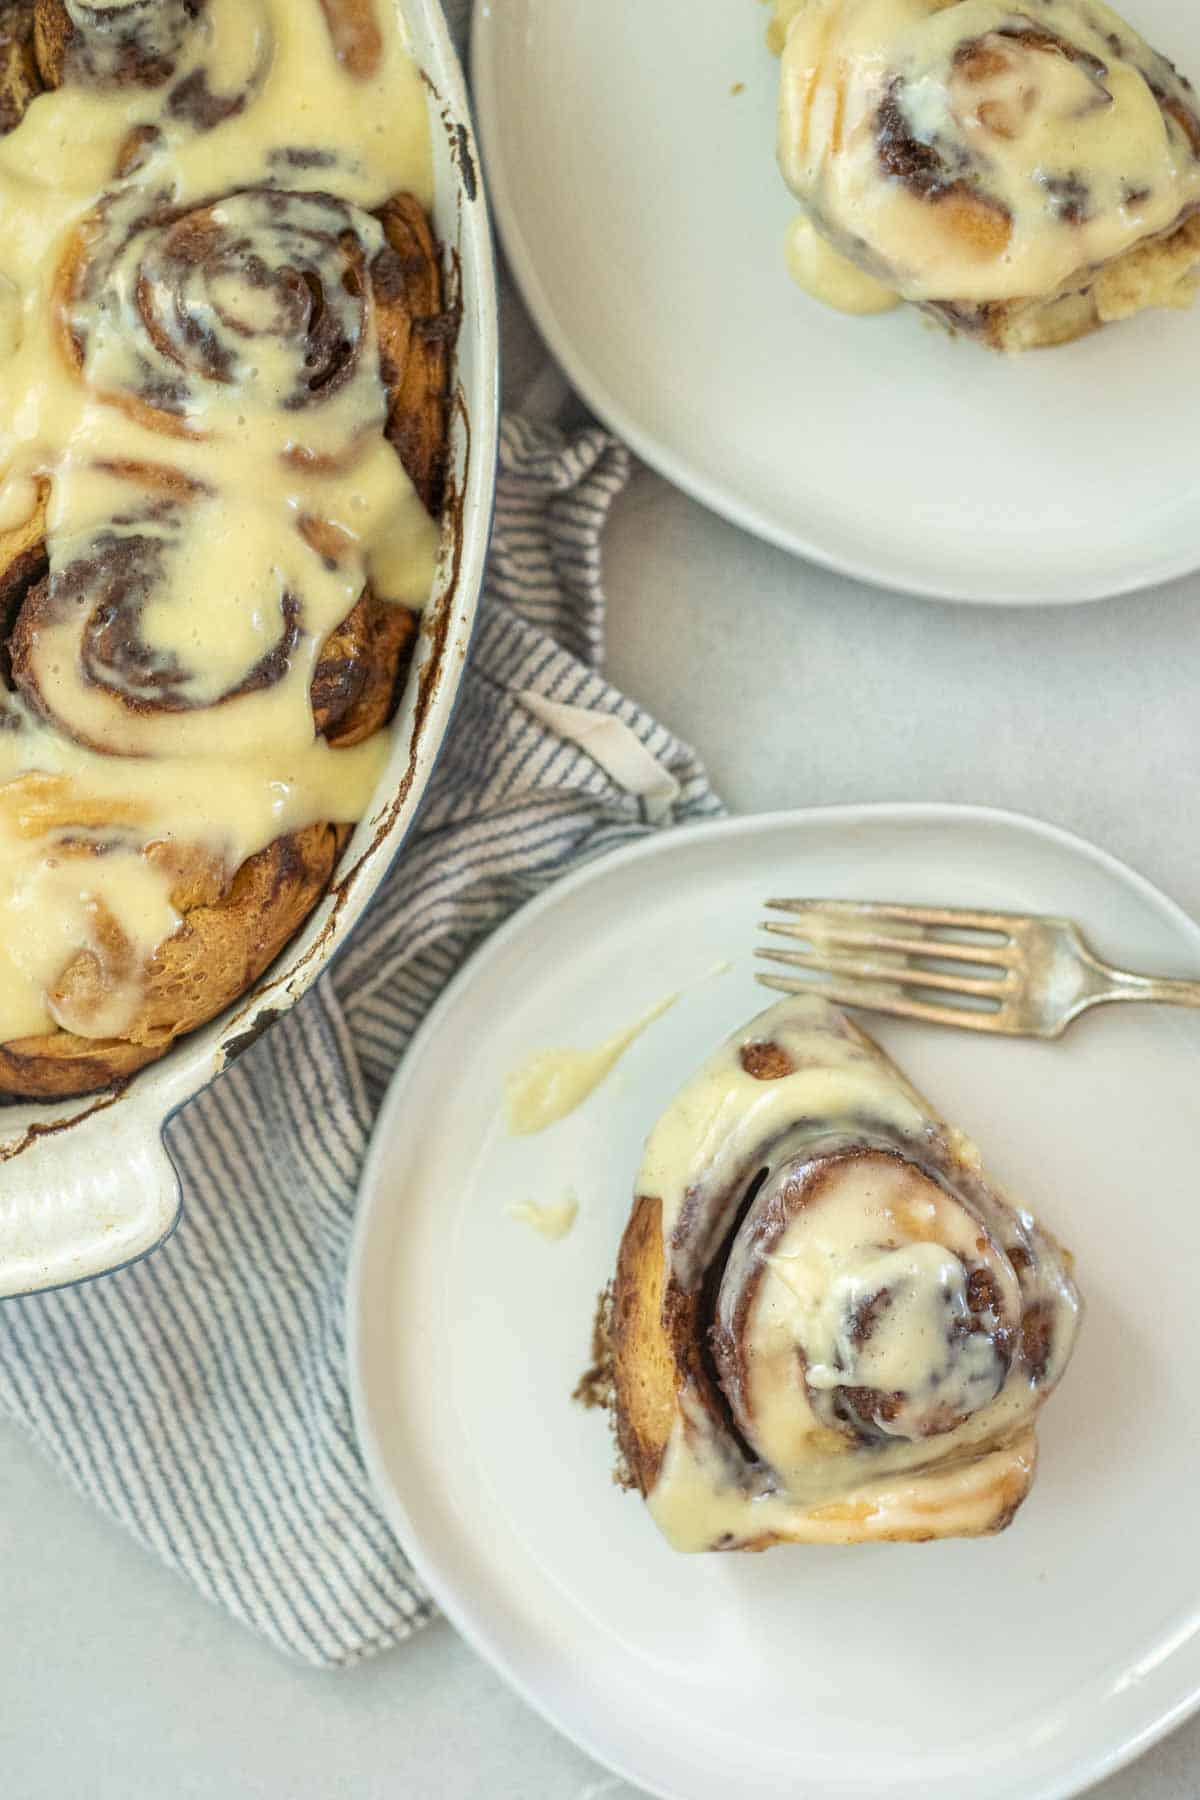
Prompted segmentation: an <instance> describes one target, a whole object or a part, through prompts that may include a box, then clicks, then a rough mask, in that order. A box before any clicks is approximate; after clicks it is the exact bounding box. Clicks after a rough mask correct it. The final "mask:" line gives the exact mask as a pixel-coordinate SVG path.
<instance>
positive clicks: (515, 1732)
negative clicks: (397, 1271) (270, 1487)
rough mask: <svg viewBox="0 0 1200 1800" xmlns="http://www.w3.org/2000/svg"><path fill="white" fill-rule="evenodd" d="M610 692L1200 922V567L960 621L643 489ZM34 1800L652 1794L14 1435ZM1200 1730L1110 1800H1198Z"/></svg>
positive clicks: (819, 780) (1173, 1741)
mask: <svg viewBox="0 0 1200 1800" xmlns="http://www.w3.org/2000/svg"><path fill="white" fill-rule="evenodd" d="M607 557H608V564H607V566H608V586H609V593H610V601H611V625H610V656H609V668H610V673H611V674H612V676H613V678H614V679H615V680H616V681H617V682H618V683H619V684H621V685H622V686H624V687H625V688H626V689H628V690H629V691H631V692H633V693H634V694H636V695H637V696H638V698H639V699H641V700H643V701H645V702H646V703H647V704H648V705H649V706H650V707H651V708H652V709H654V710H655V711H656V712H657V713H658V715H659V716H660V717H661V718H662V719H664V720H665V721H666V722H667V723H669V724H670V725H671V726H673V727H674V728H675V729H676V730H678V731H679V732H681V733H682V734H683V735H685V736H686V737H688V738H690V739H691V741H692V742H693V743H695V744H696V745H697V746H698V747H699V748H700V749H701V751H702V752H703V753H704V755H705V756H706V758H707V760H708V764H709V768H710V770H711V773H712V776H713V779H714V781H715V782H716V783H717V785H718V786H719V787H720V789H721V790H722V792H723V793H724V795H725V797H726V798H727V800H728V801H729V803H730V804H731V806H733V807H734V808H736V809H738V810H742V811H757V810H762V809H765V808H772V807H785V806H805V805H815V804H822V803H835V802H839V801H866V800H959V801H974V802H981V803H987V804H991V805H995V806H1004V807H1010V808H1014V809H1016V810H1019V811H1025V812H1032V813H1037V814H1039V815H1040V816H1042V817H1043V818H1047V819H1051V820H1053V821H1054V822H1056V823H1057V824H1059V825H1064V826H1067V827H1069V828H1071V829H1073V830H1075V831H1078V832H1080V833H1082V834H1083V835H1085V836H1087V837H1090V838H1093V839H1095V840H1096V841H1097V842H1098V843H1100V844H1102V845H1104V846H1105V847H1106V848H1107V849H1109V850H1112V851H1114V852H1115V853H1116V854H1117V855H1118V856H1121V857H1124V858H1125V859H1127V860H1128V861H1129V862H1131V863H1133V864H1134V865H1135V866H1136V867H1138V868H1139V869H1141V870H1142V872H1143V873H1144V874H1146V875H1147V876H1149V877H1150V879H1151V880H1153V881H1155V882H1157V883H1158V884H1159V885H1160V886H1162V887H1164V888H1165V889H1166V890H1167V892H1168V893H1170V894H1172V895H1173V896H1174V898H1175V899H1177V900H1179V901H1180V902H1181V903H1182V904H1183V905H1184V906H1186V907H1188V908H1189V909H1190V910H1191V911H1192V912H1200V857H1198V856H1197V854H1196V847H1197V845H1198V844H1200V729H1198V728H1197V713H1198V710H1200V709H1198V707H1197V699H1196V692H1195V686H1196V684H1195V673H1194V672H1195V670H1196V669H1197V668H1198V667H1200V578H1196V579H1193V580H1191V581H1189V582H1185V583H1181V584H1179V585H1177V586H1175V587H1174V588H1171V589H1167V590H1163V591H1161V592H1158V593H1154V594H1150V595H1146V596H1142V597H1139V598H1134V599H1130V600H1123V601H1118V602H1113V603H1111V604H1103V605H1098V606H1092V607H1082V608H1076V609H1065V610H1052V611H1043V612H1015V611H1008V610H1002V611H992V610H986V609H966V608H949V607H940V606H933V605H929V604H927V603H924V602H921V601H916V600H905V599H900V598H897V597H896V596H894V595H888V594H882V593H876V592H873V591H869V590H866V589H864V588H862V587H861V586H859V585H858V584H856V583H851V582H845V581H840V580H838V579H837V578H836V577H834V576H831V575H827V574H824V573H822V572H821V571H819V570H816V569H813V568H811V567H808V566H806V565H803V564H800V563H797V562H794V561H792V560H791V559H789V558H788V557H786V556H784V555H782V554H781V553H779V552H777V551H774V550H771V549H769V548H767V547H766V546H764V545H760V544H757V543H755V542H753V541H752V540H751V539H749V538H747V537H745V536H743V535H742V534H741V533H740V532H738V531H736V530H734V529H733V528H732V527H730V526H727V525H725V524H723V523H721V522H720V521H719V520H716V519H714V518H711V517H709V516H708V515H707V514H705V513H703V512H702V511H701V510H700V509H699V508H698V507H696V506H694V505H693V504H692V503H691V502H690V501H688V500H686V499H684V498H683V497H682V496H680V495H679V494H677V493H675V492H674V491H673V490H671V489H669V488H667V487H666V486H665V485H664V484H663V483H662V482H660V481H659V480H657V478H655V477H654V476H652V475H649V474H646V473H640V474H638V475H637V476H636V477H635V480H634V482H633V485H632V487H631V489H630V491H629V493H628V494H627V495H626V497H625V498H624V500H623V501H622V502H621V504H620V506H619V509H618V512H617V514H616V516H615V518H614V520H613V523H612V526H611V528H610V531H609V536H608V543H607ZM0 1571H3V1573H2V1575H0V1612H2V1615H3V1630H2V1633H0V1695H2V1696H3V1698H2V1699H0V1767H2V1768H3V1771H4V1774H3V1792H4V1793H5V1795H6V1796H11V1797H12V1800H74V1797H75V1796H84V1795H86V1796H87V1800H163V1796H165V1795H170V1796H172V1800H247V1797H249V1796H259V1795H261V1796H264V1797H269V1800H340V1797H341V1796H347V1797H353V1800H375V1797H376V1796H378V1797H379V1800H383V1797H384V1796H387V1797H388V1800H392V1797H394V1796H397V1795H405V1796H408V1795H411V1796H414V1797H419V1800H478V1797H479V1796H483V1795H486V1796H487V1800H601V1797H602V1796H603V1797H604V1800H609V1797H610V1796H611V1797H613V1800H616V1797H617V1796H629V1795H630V1794H631V1792H632V1790H631V1789H629V1788H628V1787H626V1786H625V1785H624V1784H623V1783H621V1782H619V1781H616V1780H613V1779H612V1778H610V1777H608V1776H606V1775H604V1773H603V1772H602V1771H600V1770H598V1769H597V1768H595V1767H594V1765H592V1764H591V1763H590V1762H588V1760H587V1759H586V1758H585V1757H584V1756H582V1755H581V1754H579V1753H578V1752H577V1751H575V1750H574V1749H573V1748H572V1747H571V1746H570V1745H569V1744H567V1743H566V1742H565V1741H563V1740H561V1739H560V1738H558V1737H557V1736H556V1735H555V1733H554V1732H553V1731H551V1729H550V1728H549V1727H548V1726H547V1725H544V1724H543V1723H542V1722H541V1720H540V1719H538V1718H536V1717H535V1716H534V1715H533V1714H532V1713H530V1712H528V1711H527V1710H526V1708H525V1707H524V1705H523V1704H522V1703H521V1701H519V1700H518V1699H516V1698H515V1696H513V1695H511V1694H510V1693H509V1692H508V1690H507V1689H506V1688H505V1687H504V1686H503V1685H502V1684H501V1682H500V1681H499V1680H498V1679H497V1677H496V1676H495V1675H493V1674H492V1672H491V1670H490V1669H488V1668H487V1667H485V1666H484V1665H483V1664H482V1663H480V1662H479V1661H478V1660H477V1659H476V1657H475V1656H474V1655H473V1653H472V1652H471V1651H470V1650H468V1649H467V1648H466V1647H465V1645H463V1644H462V1643H461V1642H459V1641H458V1640H457V1639H456V1638H455V1636H454V1635H453V1633H452V1632H451V1631H450V1630H449V1628H448V1627H446V1626H445V1625H436V1626H434V1627H432V1628H431V1629H429V1630H428V1631H426V1632H424V1633H423V1634H422V1635H420V1636H419V1637H418V1638H417V1639H416V1640H415V1641H414V1642H412V1643H410V1644H408V1645H406V1646H405V1647H403V1648H402V1649H400V1650H398V1651H395V1652H393V1653H392V1654H390V1655H388V1656H383V1657H379V1658H377V1659H376V1660H374V1661H373V1662H371V1663H368V1664H366V1665H365V1666H363V1667H362V1668H359V1669H356V1670H353V1671H351V1672H349V1673H345V1674H339V1675H320V1674H313V1673H308V1672H306V1671H303V1670H300V1669H297V1668H296V1667H294V1666H292V1665H290V1664H288V1663H286V1662H284V1661H283V1660H281V1659H280V1658H279V1657H278V1656H276V1655H275V1654H274V1653H272V1652H271V1651H269V1650H268V1649H266V1648H265V1647H264V1646H263V1645H261V1644H260V1643H258V1642H257V1640H256V1639H254V1638H253V1637H251V1636H250V1635H249V1634H248V1633H247V1632H245V1631H244V1630H243V1629H242V1628H241V1627H239V1626H237V1625H234V1624H232V1623H231V1622H230V1621H229V1620H227V1619H226V1618H225V1617H223V1616H222V1615H221V1614H220V1613H218V1612H216V1611H215V1610H213V1609H212V1608H210V1607H209V1606H208V1605H207V1604H206V1603H205V1602H204V1601H202V1600H200V1599H199V1598H197V1597H196V1595H194V1594H193V1593H192V1592H191V1591H190V1590H189V1589H188V1588H187V1587H185V1586H184V1585H183V1584H182V1583H181V1582H180V1581H179V1580H178V1579H177V1578H175V1577H174V1576H171V1575H169V1574H167V1573H166V1572H165V1571H164V1570H163V1569H161V1568H160V1567H158V1565H157V1564H155V1563H154V1562H153V1561H152V1560H151V1559H150V1558H149V1557H148V1556H146V1555H145V1554H143V1552H142V1551H140V1550H139V1549H137V1548H136V1547H135V1546H134V1545H133V1544H132V1543H131V1542H130V1541H128V1540H127V1539H126V1538H125V1537H123V1536H122V1535H121V1534H120V1533H119V1532H118V1531H117V1529H116V1528H115V1527H113V1526H111V1525H109V1524H107V1523H106V1522H105V1521H103V1520H102V1519H101V1518H100V1517H98V1516H97V1515H96V1514H94V1513H93V1512H92V1511H91V1510H90V1508H88V1507H87V1506H85V1505H84V1504H83V1502H81V1501H80V1500H78V1499H77V1498H76V1497H75V1496H74V1494H72V1493H71V1492H70V1491H69V1490H68V1489H67V1488H66V1486H65V1485H64V1484H63V1483H62V1481H61V1480H60V1479H59V1477H58V1476H57V1475H56V1474H55V1472H54V1471H53V1470H52V1469H51V1468H50V1467H49V1466H48V1465H46V1464H45V1463H44V1462H43V1461H42V1459H41V1458H40V1456H39V1455H38V1453H36V1452H35V1451H34V1450H33V1449H32V1448H31V1447H30V1446H29V1445H28V1444H26V1442H25V1441H24V1440H23V1439H22V1438H21V1437H19V1436H18V1435H17V1434H16V1433H15V1432H14V1431H13V1430H12V1429H11V1428H7V1427H6V1428H4V1429H3V1430H0ZM1198 1786H1200V1721H1196V1722H1193V1723H1192V1724H1191V1725H1189V1726H1185V1727H1184V1728H1183V1730H1182V1731H1180V1732H1178V1733H1177V1734H1176V1735H1175V1736H1174V1737H1172V1738H1170V1739H1169V1740H1168V1741H1167V1742H1166V1743H1164V1744H1162V1745H1160V1746H1159V1747H1158V1748H1157V1749H1155V1750H1153V1751H1152V1752H1151V1753H1150V1754H1149V1755H1148V1756H1147V1757H1146V1758H1145V1759H1144V1760H1143V1761H1141V1762H1139V1763H1138V1764H1136V1765H1135V1766H1134V1767H1133V1768H1131V1769H1128V1770H1126V1771H1125V1772H1124V1773H1123V1774H1120V1775H1118V1776H1116V1777H1114V1778H1113V1779H1112V1780H1110V1781H1109V1782H1107V1783H1105V1784H1104V1785H1103V1787H1101V1788H1100V1789H1098V1790H1096V1792H1097V1794H1098V1796H1100V1797H1101V1800H1195V1797H1196V1794H1197V1791H1198Z"/></svg>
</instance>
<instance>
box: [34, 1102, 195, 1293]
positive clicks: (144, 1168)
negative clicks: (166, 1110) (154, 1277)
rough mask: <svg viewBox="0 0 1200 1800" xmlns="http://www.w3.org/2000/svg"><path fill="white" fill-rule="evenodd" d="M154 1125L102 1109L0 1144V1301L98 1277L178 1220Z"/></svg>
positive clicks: (174, 1187)
mask: <svg viewBox="0 0 1200 1800" xmlns="http://www.w3.org/2000/svg"><path fill="white" fill-rule="evenodd" d="M179 1209H180V1188H179V1177H178V1176H177V1175H176V1173H175V1167H174V1164H173V1163H172V1161H171V1159H170V1157H169V1156H168V1155H167V1151H166V1147H165V1145H164V1143H163V1140H162V1135H161V1128H160V1122H159V1119H158V1118H155V1119H154V1121H153V1123H151V1122H150V1121H148V1120H147V1118H146V1116H145V1114H144V1113H142V1114H141V1115H140V1116H139V1115H138V1113H137V1111H136V1109H133V1110H131V1111H129V1112H127V1111H126V1108H125V1107H124V1106H109V1105H105V1104H103V1103H102V1104H101V1105H99V1106H93V1107H92V1108H90V1109H89V1110H88V1111H87V1112H85V1113H82V1114H80V1115H78V1116H76V1117H75V1118H73V1119H69V1120H63V1121H61V1122H55V1123H53V1124H45V1123H41V1122H38V1123H34V1124H32V1125H30V1126H29V1127H28V1129H27V1130H26V1131H25V1133H24V1135H21V1133H20V1132H19V1131H18V1133H17V1134H16V1135H15V1136H14V1137H13V1138H12V1139H9V1140H7V1141H5V1140H3V1139H0V1299H9V1298H11V1297H13V1296H14V1295H17V1294H34V1293H38V1292H41V1291H43V1290H45V1289H47V1288H58V1287H67V1286H69V1285H71V1284H72V1283H74V1282H77V1281H87V1280H89V1279H90V1278H91V1277H92V1276H93V1275H107V1274H110V1273H111V1272H112V1271H113V1270H114V1269H119V1268H122V1267H123V1266H124V1265H125V1264H126V1263H130V1262H135V1261H136V1260H137V1259H138V1257H140V1256H145V1255H146V1253H147V1251H149V1250H154V1249H157V1247H158V1246H159V1245H160V1244H161V1243H162V1242H163V1240H164V1239H165V1238H167V1237H169V1236H170V1234H171V1231H172V1230H173V1228H174V1226H175V1223H176V1221H177V1220H178V1218H179Z"/></svg>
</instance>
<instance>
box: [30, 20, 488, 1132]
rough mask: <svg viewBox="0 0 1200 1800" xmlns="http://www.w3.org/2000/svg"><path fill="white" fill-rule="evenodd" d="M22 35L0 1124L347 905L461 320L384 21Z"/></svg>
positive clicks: (254, 970) (109, 1065) (221, 1003)
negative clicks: (66, 154)
mask: <svg viewBox="0 0 1200 1800" xmlns="http://www.w3.org/2000/svg"><path fill="white" fill-rule="evenodd" d="M9 12H10V15H11V18H10V23H11V25H12V33H11V38H10V40H3V39H2V38H0V50H3V49H4V46H5V43H6V42H11V45H12V46H13V51H12V57H11V59H10V63H9V64H8V65H5V66H11V67H12V68H14V69H16V68H18V67H19V69H20V70H22V71H24V72H25V73H26V74H27V75H29V82H28V91H27V92H22V93H18V92H17V88H16V87H15V86H14V87H12V89H11V92H12V94H13V95H14V96H15V98H14V100H13V108H12V110H13V114H14V117H13V119H12V122H11V125H10V129H9V130H8V134H7V136H5V137H3V138H2V139H0V220H2V221H3V222H4V224H5V225H6V226H7V230H6V231H5V232H4V233H3V234H2V235H0V1097H4V1096H6V1095H7V1096H17V1095H22V1096H29V1097H48V1096H58V1095H66V1094H76V1093H83V1092H87V1091H91V1090H93V1089H95V1088H97V1087H99V1086H103V1085H106V1084H107V1083H109V1082H111V1081H113V1080H114V1079H118V1078H120V1077H123V1076H125V1075H128V1074H130V1073H132V1072H133V1071H134V1070H136V1069H137V1068H139V1067H141V1066H143V1065H144V1064H145V1063H146V1062H148V1061H150V1060H152V1059H153V1058H154V1057H156V1056H158V1055H161V1054H162V1052H163V1051H164V1050H165V1049H166V1048H167V1047H168V1046H169V1045H170V1043H171V1042H172V1041H173V1040H174V1039H175V1038H176V1037H177V1036H178V1035H179V1034H180V1033H182V1032H186V1031H189V1030H192V1029H194V1028H195V1027H196V1026H197V1025H199V1024H201V1023H203V1022H205V1021H206V1020H207V1019H209V1018H211V1017H212V1016H214V1015H215V1014H216V1013H217V1012H219V1011H220V1010H222V1008H224V1007H225V1006H226V1005H228V1004H229V1003H230V1002H231V1001H232V1000H234V999H235V998H236V997H237V996H238V995H239V994H241V993H243V992H244V991H245V990H246V988H247V987H248V986H250V985H251V984H252V983H253V982H254V981H255V980H256V979H257V977H258V976H259V974H260V973H261V972H262V971H263V969H265V968H266V966H267V965H268V964H269V963H270V962H271V960H272V959H273V958H274V957H275V956H276V954H277V953H278V952H279V951H280V950H281V949H282V948H283V946H284V945H285V944H286V942H287V941H288V939H289V938H290V937H291V936H292V935H293V934H294V932H295V931H296V930H297V928H298V927H299V926H300V924H301V923H302V922H303V921H304V919H305V918H306V917H307V916H308V914H309V913H310V912H311V910H312V908H313V907H314V906H315V904H316V903H317V901H318V900H319V899H320V898H321V896H322V895H323V894H324V893H325V891H326V890H327V888H328V886H329V883H330V880H331V878H332V876H333V873H334V870H335V868H336V864H337V860H338V856H339V854H340V852H341V850H342V848H343V846H344V844H345V843H346V841H347V839H348V837H349V833H350V829H351V827H352V825H353V823H354V821H355V820H356V819H358V818H359V817H360V816H361V815H362V813H363V812H364V811H365V810H366V807H367V804H368V802H369V799H370V796H371V793H372V791H373V789H374V788H375V786H376V784H377V781H378V777H379V774H380V772H381V770H382V767H383V764H384V761H385V759H386V755H387V745H386V741H385V735H384V732H383V728H384V727H385V726H386V724H387V722H388V720H389V719H390V718H391V716H392V714H393V712H394V710H395V708H396V705H397V704H398V701H399V697H400V693H401V690H402V687H403V683H404V681H405V678H406V675H407V672H408V669H409V666H410V663H411V661H412V658H413V654H414V650H415V647H416V641H417V637H418V632H419V613H420V609H421V607H422V605H423V604H424V602H425V599H426V598H427V596H428V593H429V591H430V588H431V585H432V580H433V571H434V563H435V558H436V555H437V549H438V536H439V532H438V516H439V513H440V510H441V505H442V485H443V462H444V452H445V441H446V390H447V379H448V359H449V351H450V346H451V343H452V338H453V331H454V318H453V315H452V314H451V313H450V312H448V310H447V309H446V307H445V306H444V304H443V295H442V277H441V266H440V256H439V251H438V247H437V244H436V242H435V239H434V236H433V233H432V230H431V228H430V224H429V220H428V217H427V215H426V211H425V206H426V204H427V202H428V199H429V184H430V156H429V145H428V139H427V124H426V109H425V98H424V94H423V91H422V88H421V84H420V79H419V75H418V73H417V71H416V70H415V68H414V67H413V65H412V64H411V62H410V60H409V58H408V56H407V53H406V50H405V47H404V42H403V36H402V28H401V26H400V22H399V19H398V17H397V16H396V13H395V9H394V7H392V6H391V5H390V4H388V5H386V6H385V5H384V4H382V0H87V3H85V0H36V4H31V5H30V6H28V7H21V6H17V7H15V8H10V9H9ZM18 51H19V55H18V54H17V52H18ZM239 70H241V71H251V72H252V74H253V79H252V80H234V76H236V73H237V71H239ZM14 81H15V77H14ZM231 83H232V85H230V84H231ZM189 84H190V85H189ZM181 95H183V96H185V98H184V99H182V100H181ZM187 95H190V96H191V99H190V100H187V99H186V96H187ZM222 95H224V96H225V99H227V100H228V99H230V98H231V97H232V96H235V97H236V104H229V105H225V104H224V102H221V104H218V101H220V100H221V96H222ZM197 96H207V98H206V99H204V100H203V104H200V103H195V104H193V102H196V101H197ZM75 120H79V121H82V125H81V138H80V153H79V158H78V164H79V166H78V167H77V168H70V169H68V168H65V167H63V165H62V160H61V157H59V160H58V161H57V162H56V155H58V152H56V151H55V148H54V146H55V145H59V146H60V147H61V144H62V143H63V142H65V141H66V137H67V135H68V134H69V127H70V124H71V122H72V121H75ZM296 122H299V130H298V129H297V123H296Z"/></svg>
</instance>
